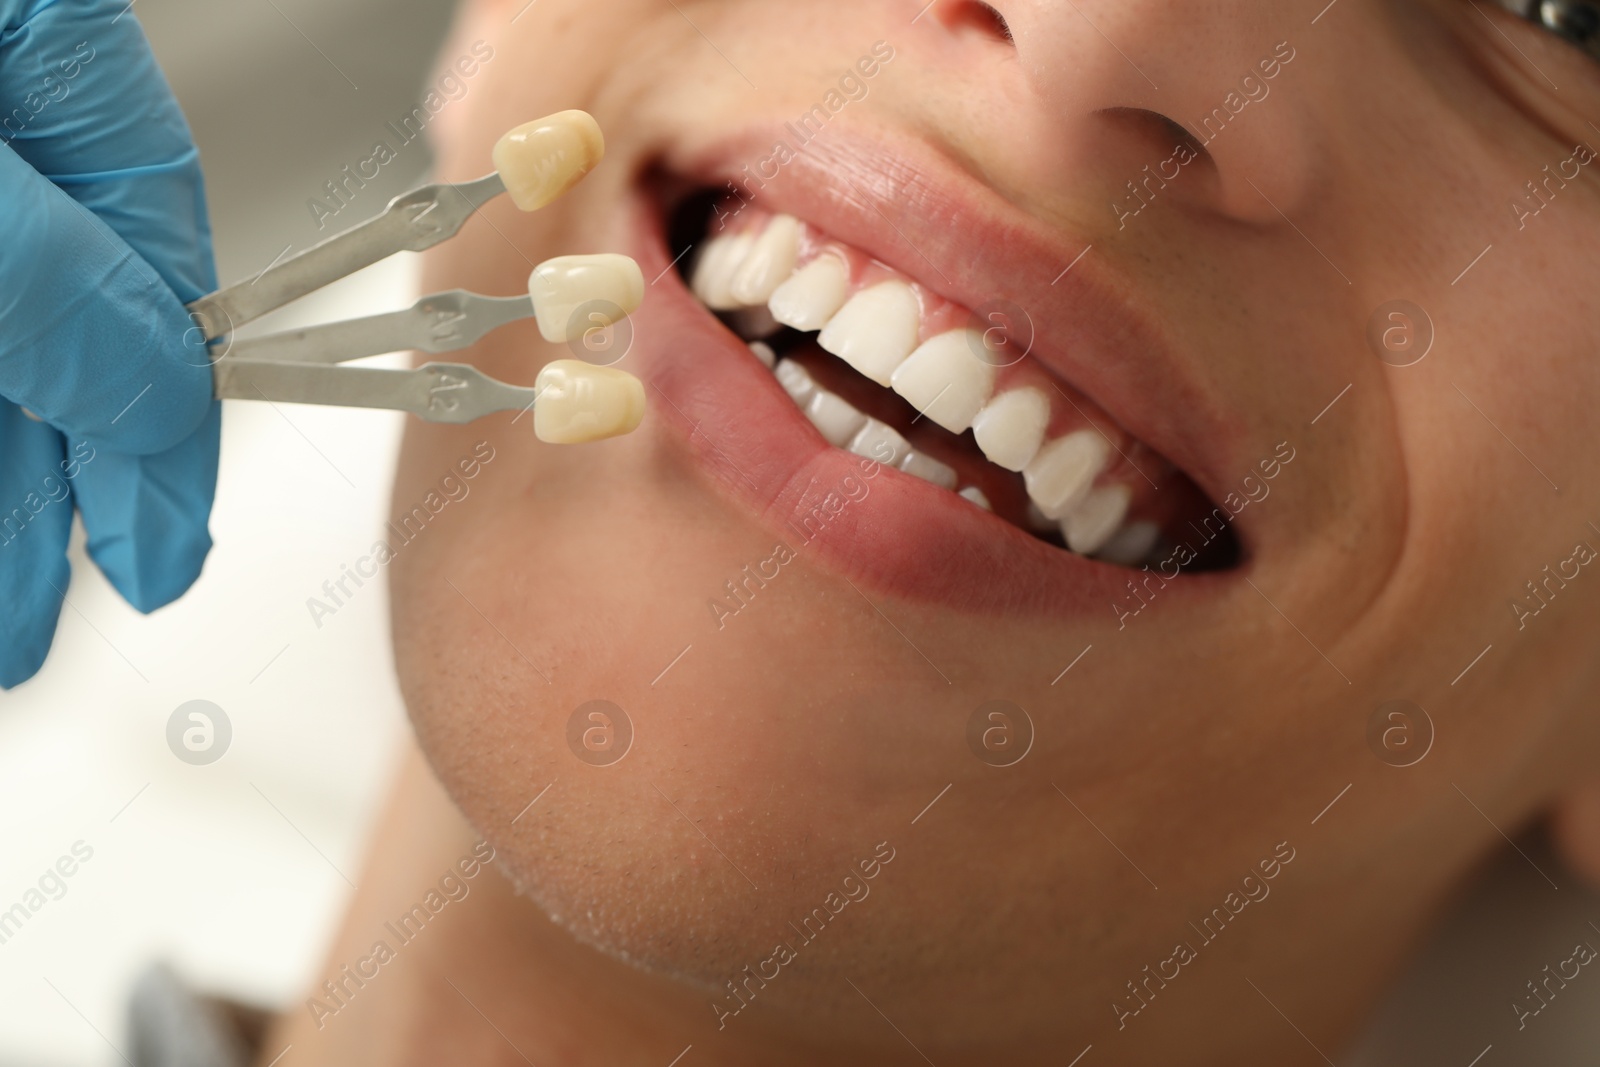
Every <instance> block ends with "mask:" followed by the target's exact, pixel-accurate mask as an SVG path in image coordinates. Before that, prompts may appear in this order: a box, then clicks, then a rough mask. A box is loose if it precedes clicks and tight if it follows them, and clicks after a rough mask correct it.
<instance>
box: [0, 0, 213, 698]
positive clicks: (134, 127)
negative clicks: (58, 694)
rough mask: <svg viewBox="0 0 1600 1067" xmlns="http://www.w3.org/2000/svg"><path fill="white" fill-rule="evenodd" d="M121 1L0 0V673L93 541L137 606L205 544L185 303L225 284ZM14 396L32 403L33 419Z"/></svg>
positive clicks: (9, 670) (147, 61)
mask: <svg viewBox="0 0 1600 1067" xmlns="http://www.w3.org/2000/svg"><path fill="white" fill-rule="evenodd" d="M131 8H132V5H131V4H129V3H127V0H107V2H102V0H0V686H5V687H8V688H9V687H11V686H14V685H17V684H19V683H21V682H23V681H26V680H27V679H28V678H30V677H32V676H33V674H34V673H35V672H36V671H37V670H38V669H39V667H40V665H41V664H42V663H43V662H44V658H45V655H46V653H48V652H49V650H50V642H51V640H52V638H53V636H54V633H55V628H56V623H57V621H58V619H59V617H60V614H61V607H62V600H63V597H64V596H65V592H66V588H67V582H68V567H67V560H66V546H67V534H68V532H69V530H70V529H71V525H72V511H73V508H74V506H76V508H77V510H78V511H79V512H80V513H81V514H82V515H83V522H84V528H85V529H86V530H87V531H88V548H89V555H90V557H91V558H92V559H93V560H94V561H95V564H96V565H97V566H98V567H99V568H100V569H101V571H103V572H104V573H105V575H106V577H107V578H108V579H110V581H111V584H112V585H113V586H115V587H116V589H117V591H118V592H120V593H121V594H122V596H123V597H124V598H126V599H127V601H128V602H129V603H130V604H132V605H133V606H134V607H135V608H138V609H139V610H140V611H143V612H149V611H154V610H155V609H156V608H159V607H161V606H162V605H164V604H167V603H170V602H171V601H172V600H175V599H176V598H177V597H178V596H180V595H181V594H182V593H183V592H184V590H186V589H188V588H189V586H190V585H191V584H192V583H193V582H194V580H195V579H196V578H197V577H199V574H200V568H201V565H202V564H203V563H204V561H205V556H206V553H207V552H208V551H209V550H210V548H211V537H210V534H209V533H208V531H207V528H206V523H207V520H208V519H209V517H210V513H211V499H212V494H213V492H214V490H215V488H216V477H217V447H218V433H219V430H220V426H221V408H220V405H218V404H217V402H216V401H214V400H212V398H211V370H210V365H209V362H208V360H207V357H206V350H205V347H204V345H203V343H202V342H201V339H200V336H199V332H198V331H197V330H195V329H193V325H194V324H193V322H192V321H191V320H190V319H189V316H188V314H187V313H186V312H185V311H184V307H183V305H184V304H185V303H187V302H189V301H192V300H194V299H195V298H197V297H199V296H201V295H203V294H205V293H207V292H209V291H211V290H212V289H214V288H216V277H215V267H214V266H213V264H212V259H211V231H210V225H209V223H208V222H207V220H206V208H205V193H204V190H203V187H202V182H201V177H200V160H199V155H198V153H197V152H196V150H195V147H194V142H193V140H192V139H191V138H190V136H189V130H188V126H187V125H186V124H185V122H184V119H183V114H182V112H180V111H179V110H178V105H177V102H176V101H175V100H174V99H173V97H172V93H171V90H170V89H168V87H167V83H166V80H165V79H164V78H163V77H162V74H161V70H160V68H159V67H157V65H156V62H155V59H154V57H153V56H152V55H151V53H150V48H149V45H148V44H147V43H146V41H145V38H144V33H143V31H142V30H141V29H140V28H139V24H138V23H137V22H136V21H135V20H134V17H133V15H132V14H131ZM22 408H26V409H27V410H28V411H30V412H32V413H33V414H35V415H37V416H38V418H39V419H40V420H42V421H34V420H33V419H30V418H29V417H28V416H27V415H25V414H24V413H23V411H22V410H21V409H22Z"/></svg>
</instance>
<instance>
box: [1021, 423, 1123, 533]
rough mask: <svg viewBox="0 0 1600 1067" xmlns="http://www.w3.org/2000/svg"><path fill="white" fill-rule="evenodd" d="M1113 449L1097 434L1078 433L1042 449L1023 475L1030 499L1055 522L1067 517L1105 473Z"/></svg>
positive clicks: (1078, 431)
mask: <svg viewBox="0 0 1600 1067" xmlns="http://www.w3.org/2000/svg"><path fill="white" fill-rule="evenodd" d="M1110 451H1111V449H1110V446H1108V445H1107V444H1106V441H1105V438H1103V437H1101V436H1100V434H1099V433H1097V432H1096V431H1094V430H1089V429H1084V430H1076V431H1074V432H1073V433H1069V434H1067V435H1066V436H1065V437H1058V438H1056V439H1055V440H1054V441H1051V442H1050V443H1049V444H1047V445H1045V446H1044V447H1043V448H1041V449H1039V454H1038V455H1037V456H1034V457H1033V462H1031V463H1029V464H1028V467H1027V469H1026V470H1025V471H1023V474H1022V476H1023V479H1024V480H1025V481H1026V482H1027V484H1028V496H1029V497H1031V498H1032V499H1033V501H1034V503H1036V504H1038V505H1039V510H1040V511H1042V512H1044V513H1045V514H1046V515H1048V516H1049V517H1050V518H1052V519H1059V518H1061V516H1062V515H1064V514H1066V512H1067V510H1068V509H1070V508H1071V507H1072V506H1073V505H1074V504H1076V503H1078V501H1080V500H1082V499H1083V497H1084V495H1085V494H1087V493H1088V492H1089V487H1090V486H1092V485H1093V484H1094V480H1095V479H1096V478H1098V477H1099V476H1100V472H1101V471H1102V470H1104V469H1105V465H1106V458H1107V456H1108V455H1109V453H1110Z"/></svg>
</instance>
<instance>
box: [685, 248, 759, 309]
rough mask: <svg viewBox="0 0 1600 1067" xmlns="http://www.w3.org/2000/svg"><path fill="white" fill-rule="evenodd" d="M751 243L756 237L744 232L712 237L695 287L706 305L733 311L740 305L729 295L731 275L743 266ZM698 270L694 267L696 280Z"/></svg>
mask: <svg viewBox="0 0 1600 1067" xmlns="http://www.w3.org/2000/svg"><path fill="white" fill-rule="evenodd" d="M755 243H756V239H755V238H754V237H752V236H751V235H750V234H748V233H741V234H736V235H735V236H733V237H715V238H712V240H711V244H710V245H709V246H708V248H707V249H706V253H705V256H704V270H705V280H704V282H703V284H702V286H701V287H700V288H697V289H696V290H695V295H696V296H698V297H699V298H700V300H701V302H702V303H703V304H705V306H706V307H708V308H710V309H711V310H712V311H733V310H734V309H735V308H738V307H741V306H743V305H742V304H741V303H740V301H739V299H738V298H737V297H735V296H734V295H733V278H734V275H736V274H737V273H738V272H739V268H740V267H742V266H744V262H745V259H746V258H747V257H748V256H749V255H750V249H751V248H752V247H754V246H755ZM719 246H721V247H719ZM700 273H701V272H700V271H699V270H696V271H695V279H696V281H699V280H700Z"/></svg>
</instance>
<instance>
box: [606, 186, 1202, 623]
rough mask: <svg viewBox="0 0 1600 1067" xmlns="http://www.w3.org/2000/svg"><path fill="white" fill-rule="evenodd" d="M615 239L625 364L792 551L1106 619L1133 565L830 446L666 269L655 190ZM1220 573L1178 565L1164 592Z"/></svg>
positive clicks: (971, 603) (899, 588) (882, 582)
mask: <svg viewBox="0 0 1600 1067" xmlns="http://www.w3.org/2000/svg"><path fill="white" fill-rule="evenodd" d="M619 221H620V222H622V223H623V224H624V234H623V239H624V240H625V241H628V242H631V244H632V246H633V247H632V248H631V249H630V250H629V254H630V255H632V256H633V257H634V259H636V260H637V261H638V263H639V266H640V268H641V269H642V270H643V272H644V276H645V277H646V278H654V279H655V281H654V282H652V283H651V284H650V285H649V286H648V287H647V289H646V293H645V300H644V303H643V305H642V306H641V307H640V308H639V310H638V311H636V312H634V314H633V316H632V319H633V326H634V343H633V349H632V351H631V353H630V355H631V356H632V357H633V358H634V359H637V360H638V362H637V363H636V364H635V365H633V366H632V367H630V369H631V370H633V371H634V372H635V373H637V374H638V375H639V376H640V377H641V378H642V379H643V380H644V382H645V384H646V386H647V389H648V391H649V393H650V394H651V395H650V396H649V404H650V407H651V409H652V411H653V417H654V418H655V419H656V420H657V421H659V422H660V423H661V424H662V425H663V426H664V427H666V428H667V431H668V432H669V433H670V434H672V435H674V436H675V437H676V438H677V440H679V441H680V442H681V443H682V444H683V445H684V446H685V447H686V448H687V449H688V451H689V452H690V453H691V454H692V455H693V457H694V459H695V462H696V464H697V465H698V466H699V467H700V468H701V469H702V470H703V471H704V472H706V473H707V474H708V475H709V476H710V477H711V478H712V479H713V480H714V481H716V482H717V483H718V485H719V486H720V487H721V488H722V489H723V490H724V491H725V492H726V493H727V494H728V495H730V496H732V497H733V498H734V499H736V500H738V501H740V502H742V503H743V504H744V505H745V506H746V507H748V508H749V509H750V510H751V511H752V512H753V514H754V517H755V518H756V519H758V520H759V521H762V522H764V523H765V524H766V525H767V526H769V527H770V528H771V529H772V531H773V532H774V534H775V535H776V536H777V537H778V538H779V539H780V540H781V541H783V542H784V543H785V544H787V545H788V546H789V547H790V548H791V549H793V550H794V551H795V552H796V553H797V554H798V555H800V556H802V557H805V556H811V557H812V558H816V559H820V560H821V561H822V562H823V563H824V565H826V566H827V567H828V568H829V569H831V570H833V571H835V572H837V573H839V574H842V575H843V576H845V577H846V578H848V579H850V580H851V581H853V582H856V583H858V584H859V585H861V586H862V587H864V588H866V589H871V590H873V591H876V592H878V593H882V594H885V595H889V596H894V597H898V598H901V599H906V600H912V601H922V602H928V603H937V604H943V605H948V606H952V607H957V608H960V609H962V610H965V611H969V612H974V613H983V614H996V615H998V614H1005V615H1008V616H1023V615H1043V616H1050V617H1055V618H1060V617H1063V616H1065V617H1077V616H1087V615H1090V614H1097V615H1100V616H1102V617H1104V618H1105V619H1106V620H1107V621H1108V622H1109V621H1112V620H1114V619H1115V618H1116V617H1117V615H1116V613H1115V608H1114V607H1113V606H1112V605H1114V604H1116V603H1120V602H1122V601H1124V600H1125V599H1126V597H1127V586H1128V582H1129V580H1130V579H1132V578H1133V577H1134V575H1135V574H1136V573H1138V572H1135V571H1130V570H1128V569H1126V568H1122V567H1114V566H1111V565H1108V564H1103V563H1098V562H1095V561H1093V560H1089V559H1085V558H1083V557H1081V556H1076V555H1073V554H1072V553H1070V552H1067V551H1065V550H1063V549H1060V548H1057V547H1055V546H1053V545H1050V544H1048V543H1046V542H1044V541H1041V540H1039V539H1038V538H1036V537H1033V536H1032V535H1031V534H1028V533H1025V532H1023V531H1022V530H1020V529H1018V528H1017V527H1015V526H1012V525H1011V524H1010V523H1008V522H1005V521H1004V520H1002V519H999V518H996V517H995V516H993V515H991V514H989V513H988V512H986V511H983V510H982V509H980V508H977V507H975V506H974V505H972V504H970V503H968V502H967V501H966V500H963V499H962V498H961V497H959V496H957V495H956V494H955V493H952V492H949V491H947V490H944V489H941V488H939V487H938V486H935V485H932V484H931V483H928V482H925V481H922V480H921V479H919V478H913V477H911V476H910V475H908V474H903V473H901V472H900V471H898V470H894V469H892V468H889V467H885V466H883V465H882V464H877V463H874V462H872V461H870V460H865V459H862V458H861V457H859V456H854V455H851V454H850V453H848V452H844V451H842V450H840V449H836V448H832V447H831V446H829V445H828V444H827V443H826V442H825V441H823V440H822V438H821V437H820V436H818V434H817V432H816V431H815V430H814V429H813V428H812V426H811V424H810V423H809V422H808V421H806V419H805V417H804V416H803V415H802V414H801V413H800V411H799V409H798V408H796V407H795V405H794V403H793V402H792V401H790V399H789V397H788V395H787V394H785V393H784V392H783V390H782V389H781V388H780V387H779V386H778V383H777V381H776V380H775V379H774V378H773V376H772V373H771V372H770V371H768V370H767V369H766V368H765V367H763V366H762V365H761V363H760V362H758V361H757V360H756V358H755V356H754V355H752V354H751V353H750V350H749V348H748V346H746V345H745V344H744V342H742V341H740V340H739V338H738V337H736V336H735V335H734V334H733V333H732V332H731V331H729V330H728V329H727V328H725V327H724V326H723V325H722V324H721V323H720V322H718V321H717V320H716V319H715V318H714V317H713V316H712V314H711V312H710V311H708V310H707V309H706V308H705V307H704V306H703V305H701V304H700V302H699V301H698V300H697V299H695V297H694V296H693V294H691V293H690V292H689V290H688V288H687V287H686V286H685V285H684V284H683V282H682V280H681V278H680V276H679V275H678V272H677V270H675V269H674V268H673V263H672V258H671V253H670V252H669V251H668V247H667V243H666V238H665V234H664V231H663V225H662V219H661V212H660V208H659V206H658V205H657V204H656V203H655V201H654V199H653V198H652V197H650V196H649V195H647V194H646V193H644V192H643V191H639V192H638V193H637V194H636V195H635V196H634V197H632V198H631V202H630V204H629V206H628V210H627V212H626V214H625V217H624V218H623V219H621V220H619ZM1219 577H1220V576H1214V575H1186V576H1183V577H1181V578H1179V579H1178V580H1176V581H1173V582H1171V583H1170V584H1169V585H1168V586H1167V589H1169V590H1171V591H1172V593H1171V594H1168V593H1166V592H1164V593H1163V599H1167V600H1168V601H1169V603H1173V602H1176V601H1179V600H1182V599H1187V598H1188V597H1189V596H1193V595H1194V594H1196V593H1199V592H1200V591H1201V590H1202V588H1206V587H1210V586H1212V585H1214V584H1215V582H1216V580H1217V578H1219Z"/></svg>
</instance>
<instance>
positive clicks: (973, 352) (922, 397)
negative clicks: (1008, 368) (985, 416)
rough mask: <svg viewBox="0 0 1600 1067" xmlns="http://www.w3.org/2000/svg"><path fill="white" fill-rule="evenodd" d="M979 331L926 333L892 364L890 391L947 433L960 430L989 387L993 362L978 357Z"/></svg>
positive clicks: (980, 346) (968, 422)
mask: <svg viewBox="0 0 1600 1067" xmlns="http://www.w3.org/2000/svg"><path fill="white" fill-rule="evenodd" d="M982 351H984V346H983V335H982V334H981V333H979V332H978V331H976V330H951V331H949V332H948V333H941V334H940V335H939V336H937V337H933V338H930V339H929V340H927V341H925V342H923V344H922V345H921V346H920V347H918V348H917V349H916V351H914V352H912V353H911V355H909V356H907V357H906V361H905V362H904V363H902V364H900V366H898V367H896V368H895V371H894V374H893V375H892V376H891V378H890V381H891V383H892V384H893V386H894V391H895V392H897V393H899V394H900V395H901V396H903V397H905V398H906V400H908V401H910V403H911V406H912V407H914V408H916V409H917V410H918V411H920V412H922V414H923V415H924V416H926V417H927V418H929V419H931V420H932V421H934V422H936V423H938V424H939V425H940V426H943V427H944V428H945V429H947V430H949V431H950V432H951V433H961V432H963V431H965V430H966V429H967V428H968V427H969V426H971V425H972V420H973V418H974V417H975V416H976V415H977V414H978V412H979V411H980V410H982V408H983V406H984V404H985V403H987V402H988V400H989V396H990V394H992V393H993V392H994V377H995V368H994V366H993V365H992V364H990V363H989V362H987V361H985V360H983V359H981V358H979V355H978V353H979V352H982Z"/></svg>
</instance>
